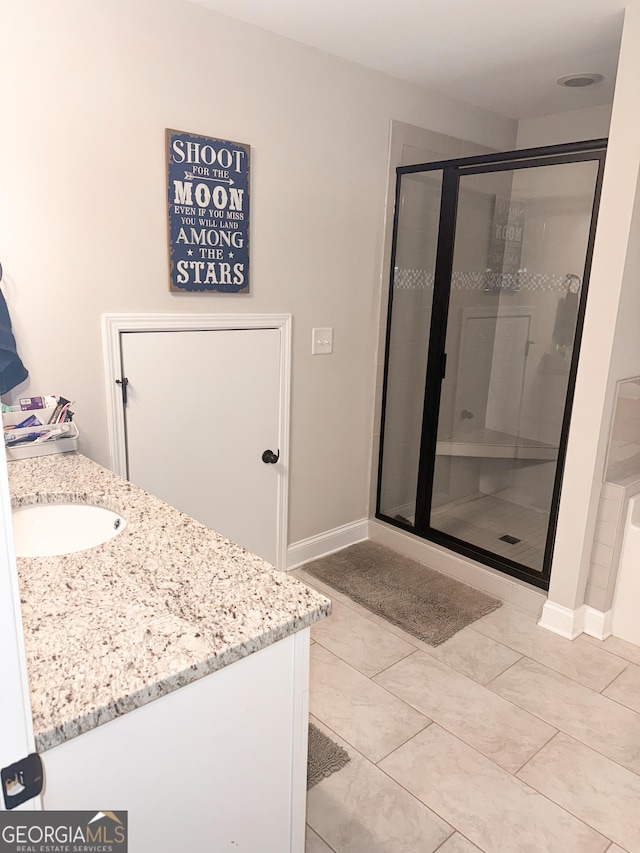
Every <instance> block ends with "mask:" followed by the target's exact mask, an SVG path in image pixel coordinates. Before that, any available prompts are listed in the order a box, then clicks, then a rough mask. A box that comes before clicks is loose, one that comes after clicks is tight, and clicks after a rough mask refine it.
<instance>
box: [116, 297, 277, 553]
mask: <svg viewBox="0 0 640 853" xmlns="http://www.w3.org/2000/svg"><path fill="white" fill-rule="evenodd" d="M234 329H236V330H238V331H240V330H243V331H244V330H250V329H276V330H277V331H278V332H279V333H280V384H279V418H278V419H279V428H278V442H279V449H280V459H279V462H278V464H277V465H276V466H274V467H275V470H276V472H277V474H278V486H277V511H278V530H277V537H276V554H277V562H276V568H278V569H286V567H287V545H288V517H289V444H290V440H289V434H290V412H291V333H292V315H291V314H103V315H102V352H103V362H104V377H105V390H106V395H107V426H108V430H109V457H110V467H111V470H112V471H113V472H114V473H115V474H118V475H119V476H120V477H122V478H124V479H127V453H126V437H125V421H124V405H123V402H122V393H121V391H120V387H119V386H118V385H117V384H116V380H117V379H121V378H122V377H121V347H120V335H121V334H122V333H124V332H193V331H221V330H227V331H230V330H234Z"/></svg>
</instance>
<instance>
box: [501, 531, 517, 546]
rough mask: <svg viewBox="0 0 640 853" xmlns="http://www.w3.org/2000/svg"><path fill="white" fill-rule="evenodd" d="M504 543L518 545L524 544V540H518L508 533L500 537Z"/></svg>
mask: <svg viewBox="0 0 640 853" xmlns="http://www.w3.org/2000/svg"><path fill="white" fill-rule="evenodd" d="M500 540H501V541H502V542H508V543H509V545H517V544H518V542H522V539H517V538H516V537H515V536H509V534H508V533H505V534H504V536H501V537H500Z"/></svg>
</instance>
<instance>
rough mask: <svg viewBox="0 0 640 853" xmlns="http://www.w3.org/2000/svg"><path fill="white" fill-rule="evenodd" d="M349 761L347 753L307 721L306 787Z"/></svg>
mask: <svg viewBox="0 0 640 853" xmlns="http://www.w3.org/2000/svg"><path fill="white" fill-rule="evenodd" d="M350 761H351V758H350V756H349V753H348V752H347V751H346V750H345V749H343V748H342V747H341V746H338V744H337V743H334V742H333V741H332V740H331V738H330V737H327V736H326V734H325V733H324V732H321V731H320V729H319V728H318V727H317V726H314V725H313V723H309V755H308V757H307V789H308V788H313V786H314V785H317V784H318V782H322V780H323V779H326V777H327V776H331V774H332V773H335V772H336V771H338V770H342V768H343V767H344V766H345V764H348V763H349V762H350Z"/></svg>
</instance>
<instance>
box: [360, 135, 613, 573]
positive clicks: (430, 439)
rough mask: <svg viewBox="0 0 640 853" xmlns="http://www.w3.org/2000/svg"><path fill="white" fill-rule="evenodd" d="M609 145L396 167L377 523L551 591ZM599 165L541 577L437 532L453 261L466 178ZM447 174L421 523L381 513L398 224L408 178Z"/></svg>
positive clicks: (428, 383)
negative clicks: (434, 504) (434, 516)
mask: <svg viewBox="0 0 640 853" xmlns="http://www.w3.org/2000/svg"><path fill="white" fill-rule="evenodd" d="M606 147H607V140H606V139H596V140H590V141H585V142H576V143H569V144H566V145H553V146H546V147H544V148H529V149H523V150H521V151H510V152H506V153H497V154H488V155H480V156H476V157H466V158H462V159H455V160H440V161H437V162H435V163H423V164H418V165H412V166H399V167H398V168H397V169H396V195H395V212H394V221H393V237H392V241H393V242H392V250H391V270H390V283H389V302H388V312H387V330H386V339H385V360H384V379H383V391H382V419H381V425H380V450H379V457H378V485H377V495H376V518H379V519H380V520H381V521H385V522H387V523H388V524H391V525H393V526H394V527H398V528H400V529H402V530H405V531H407V532H408V533H413V534H415V535H417V536H420V537H421V538H423V539H427V540H429V541H431V542H435V543H436V544H438V545H442V546H444V547H445V548H447V549H449V550H451V551H454V552H455V553H458V554H462V555H463V556H466V557H470V558H471V559H474V560H477V561H478V562H481V563H483V564H484V565H487V566H490V567H492V568H495V569H498V570H499V571H501V572H504V573H505V574H508V575H511V576H512V577H516V578H519V579H520V580H524V581H526V582H528V583H530V584H532V585H533V586H536V587H539V588H541V589H545V590H547V589H548V588H549V578H550V575H551V561H552V556H553V547H554V542H555V535H556V528H557V521H558V509H559V505H560V492H561V488H562V478H563V474H564V464H565V458H566V452H567V441H568V437H569V426H570V423H571V409H572V406H573V398H574V392H575V383H576V374H577V370H578V360H579V355H580V343H581V339H582V329H583V326H584V315H585V310H586V302H587V295H588V290H589V276H590V273H591V263H592V258H593V246H594V242H595V233H596V225H597V218H598V207H599V203H600V194H601V190H602V177H603V172H604V163H605V157H606ZM584 161H597V162H598V172H597V177H596V183H595V192H594V198H593V205H592V210H591V223H590V228H589V238H588V242H587V252H586V257H585V266H584V276H583V281H582V288H581V293H580V303H579V307H578V316H577V322H576V330H575V337H574V345H573V352H572V356H571V363H570V369H569V378H568V385H567V393H566V397H565V407H564V415H563V419H562V427H561V432H560V441H559V447H558V458H557V464H556V473H555V478H554V485H553V492H552V500H551V507H550V512H549V524H548V527H547V537H546V544H545V550H544V557H543V564H542V571H541V572H540V571H536V570H535V569H531V568H529V567H528V566H525V565H523V564H521V563H518V562H516V561H513V560H510V559H508V558H507V557H502V556H499V555H497V554H495V553H493V552H491V551H487V550H485V549H484V548H481V547H479V546H475V545H472V544H470V543H469V542H465V541H464V540H462V539H457V538H456V537H454V536H451V535H450V534H448V533H444V532H443V531H440V530H437V529H435V528H433V527H431V526H430V523H429V521H430V515H431V501H432V492H433V482H434V473H435V461H436V442H437V430H438V419H439V415H440V391H441V386H442V381H443V379H444V376H445V371H446V353H445V344H446V334H447V321H448V313H449V311H448V309H449V296H450V291H451V281H452V272H453V256H454V244H455V230H456V217H457V208H458V196H459V183H460V178H461V177H463V176H465V175H473V174H480V173H488V172H499V171H514V170H519V169H531V168H536V167H540V166H551V165H560V164H564V163H578V162H584ZM436 171H438V172H442V190H441V199H440V218H439V225H438V242H437V250H436V261H435V276H434V292H433V301H432V306H431V323H430V333H429V350H428V358H427V370H426V377H425V394H424V406H423V414H422V435H421V441H420V456H419V459H420V462H419V468H418V485H417V493H416V513H415V523H414V524H413V525H411V524H408V523H405V522H403V521H402V520H400V519H398V518H392V517H390V516H388V515H385V514H384V513H383V512H382V511H381V509H380V499H381V491H382V464H383V456H384V437H385V418H386V404H387V393H388V377H389V351H390V346H389V345H390V341H391V333H392V326H391V323H392V311H393V291H394V271H395V263H396V247H397V238H398V220H399V213H400V193H401V184H402V175H409V174H414V173H416V172H422V173H424V172H436Z"/></svg>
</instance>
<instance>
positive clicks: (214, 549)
mask: <svg viewBox="0 0 640 853" xmlns="http://www.w3.org/2000/svg"><path fill="white" fill-rule="evenodd" d="M8 468H9V488H10V491H11V497H12V503H13V505H14V506H20V505H27V504H32V503H52V502H63V501H72V502H75V501H80V502H84V503H92V504H96V505H99V506H106V507H108V508H109V509H112V510H115V511H116V512H119V513H120V514H121V515H122V516H124V518H125V519H126V521H127V526H126V527H125V529H124V530H123V531H122V532H121V533H120V534H119V535H118V536H116V537H115V538H114V539H111V540H110V541H109V542H106V543H105V544H103V545H99V546H97V547H95V548H91V549H89V550H87V551H80V552H77V553H75V554H65V555H63V556H59V557H38V558H29V559H27V558H19V559H18V572H19V576H20V592H21V600H22V614H23V620H24V629H25V643H26V651H27V663H28V669H29V683H30V690H31V703H32V710H33V722H34V730H35V735H36V748H37V750H38V751H39V752H43V751H44V750H47V749H50V748H51V747H54V746H57V745H58V744H61V743H64V742H65V741H67V740H69V739H70V738H72V737H75V736H76V735H79V734H82V733H83V732H86V731H88V730H89V729H92V728H94V727H96V726H99V725H101V724H102V723H106V722H108V721H109V720H112V719H114V718H116V717H119V716H121V715H122V714H125V713H127V712H128V711H131V710H133V709H134V708H137V707H139V706H141V705H143V704H145V703H147V702H150V701H152V700H153V699H157V698H159V697H161V696H163V695H165V694H167V693H170V692H172V691H173V690H177V689H178V688H180V687H182V686H184V685H186V684H189V683H190V682H192V681H195V680H196V679H198V678H202V677H203V676H205V675H209V674H210V673H212V672H214V671H216V670H218V669H221V668H222V667H224V666H227V665H228V664H231V663H233V662H234V661H237V660H239V659H240V658H243V657H246V656H247V655H249V654H251V653H252V652H256V651H258V650H260V649H262V648H265V647H266V646H268V645H270V644H272V643H275V642H277V641H278V640H281V639H283V638H284V637H287V636H289V635H291V634H294V633H295V632H296V631H299V630H301V629H303V628H306V627H308V626H309V625H311V624H313V623H314V622H317V621H318V620H319V619H322V618H323V617H324V616H327V615H328V614H329V613H330V611H331V603H330V601H329V600H328V599H327V598H325V597H324V596H322V595H319V594H318V593H316V592H314V591H313V590H311V589H309V588H308V587H306V586H305V585H304V584H302V583H301V582H300V581H298V580H296V579H295V578H293V577H290V576H289V575H287V574H286V573H284V572H280V571H278V570H277V569H274V568H273V567H272V566H270V565H269V564H268V563H265V562H264V561H263V560H261V559H260V558H259V557H256V556H255V555H253V554H250V553H249V552H248V551H246V550H245V549H244V548H241V547H240V546H239V545H235V544H234V543H232V542H230V541H229V540H228V539H225V538H224V537H222V536H220V535H218V534H217V533H215V532H213V531H212V530H210V529H209V528H207V527H205V526H204V525H202V524H200V523H198V522H197V521H194V520H193V519H192V518H190V517H188V516H186V515H184V514H183V513H181V512H178V510H176V509H174V508H173V507H170V506H168V505H167V504H165V503H163V502H162V501H160V500H158V499H157V498H155V497H153V496H151V495H149V494H147V493H146V492H144V491H142V490H141V489H138V488H137V487H135V486H134V485H132V484H131V483H129V482H127V481H125V480H122V479H121V478H119V477H117V476H115V475H114V474H112V473H111V472H110V471H107V470H106V469H104V468H102V467H100V466H99V465H97V464H96V463H94V462H92V461H91V460H89V459H87V458H86V457H84V456H82V455H80V454H77V453H67V454H60V455H56V456H44V457H39V458H36V459H28V460H23V461H19V462H10V463H9V464H8Z"/></svg>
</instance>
